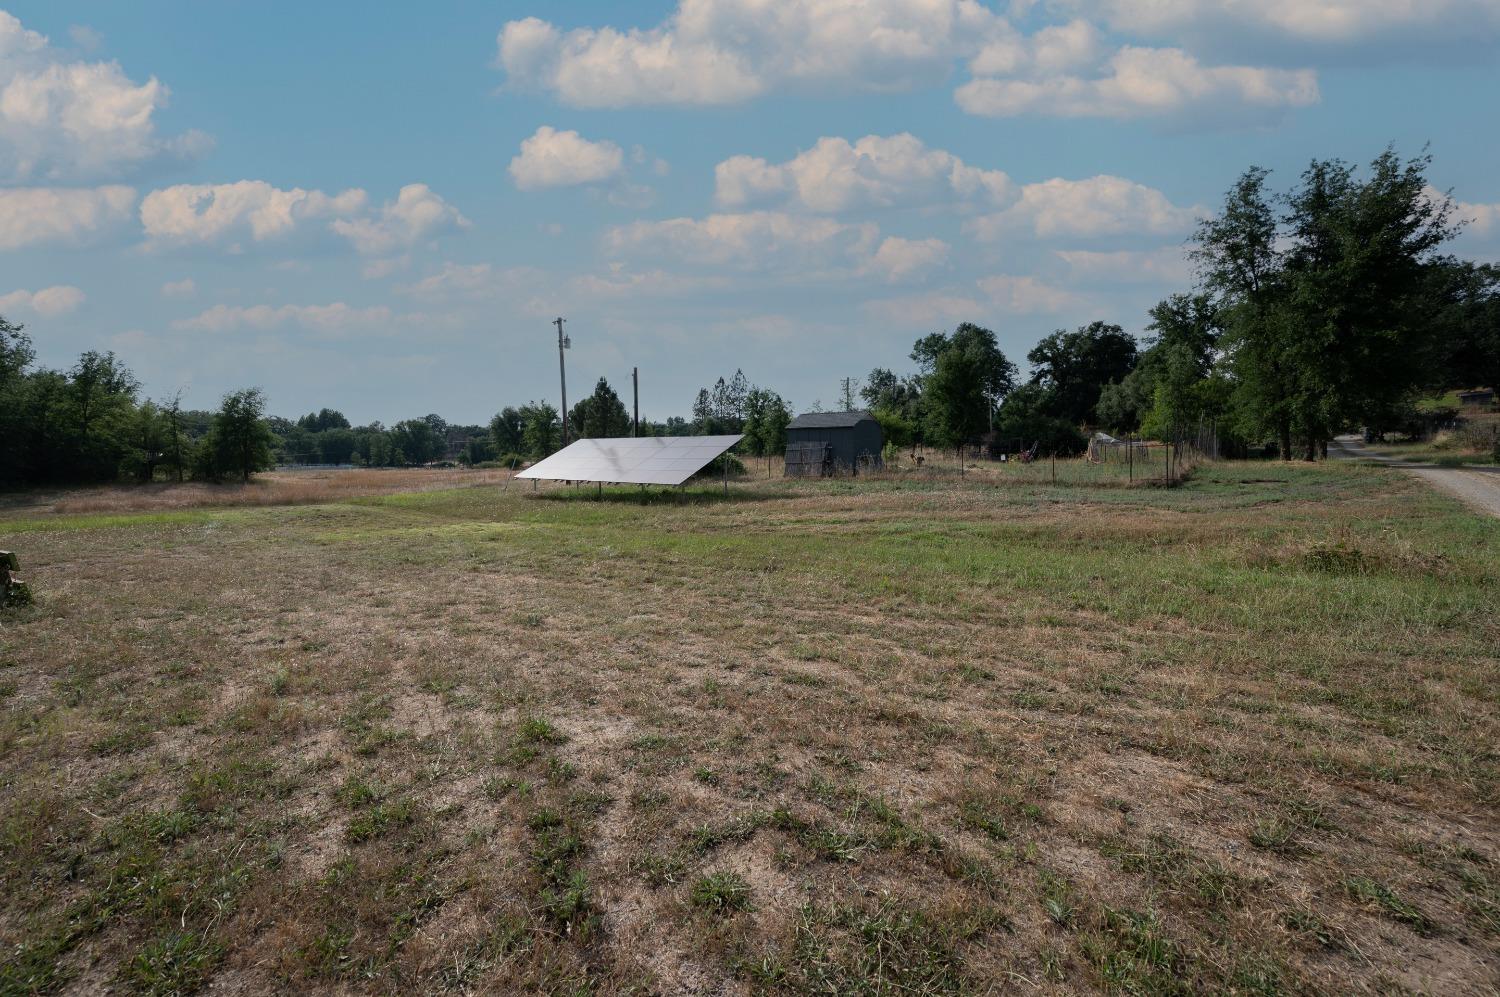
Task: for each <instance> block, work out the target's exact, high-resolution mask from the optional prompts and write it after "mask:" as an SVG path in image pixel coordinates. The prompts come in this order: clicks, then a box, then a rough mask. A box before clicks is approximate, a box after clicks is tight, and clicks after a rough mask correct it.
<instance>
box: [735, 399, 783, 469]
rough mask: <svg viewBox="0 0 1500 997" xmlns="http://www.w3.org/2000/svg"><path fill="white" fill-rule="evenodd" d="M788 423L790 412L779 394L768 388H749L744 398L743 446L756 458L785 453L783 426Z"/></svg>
mask: <svg viewBox="0 0 1500 997" xmlns="http://www.w3.org/2000/svg"><path fill="white" fill-rule="evenodd" d="M791 421H792V410H791V408H790V407H789V406H788V405H787V403H786V401H785V400H784V399H783V398H782V397H781V396H780V395H778V394H777V393H776V392H774V391H771V390H769V389H768V388H751V389H750V391H749V392H748V393H747V394H746V395H745V425H744V433H745V439H744V442H743V446H744V447H745V449H746V451H747V452H748V453H750V454H752V455H753V456H756V457H764V456H767V455H770V454H779V453H783V452H785V450H786V427H787V425H788V424H789V423H790V422H791Z"/></svg>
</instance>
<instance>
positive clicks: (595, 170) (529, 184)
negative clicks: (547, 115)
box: [510, 125, 625, 190]
mask: <svg viewBox="0 0 1500 997" xmlns="http://www.w3.org/2000/svg"><path fill="white" fill-rule="evenodd" d="M624 163H625V152H624V150H622V149H621V148H620V147H619V146H617V145H615V144H614V143H613V142H590V141H589V140H588V139H586V138H584V137H583V136H582V135H579V134H578V133H577V132H575V131H565V132H560V131H558V130H557V129H555V128H552V127H551V126H549V125H543V126H542V127H540V128H538V129H537V130H536V134H534V135H532V136H531V137H530V138H528V139H526V140H525V141H523V142H522V143H521V152H520V154H519V155H517V156H516V157H515V158H514V159H512V160H511V161H510V176H511V179H512V180H513V181H515V184H516V186H517V187H519V188H520V189H521V190H542V189H544V188H547V187H575V186H578V185H579V184H590V183H602V182H603V181H606V180H609V179H612V178H613V177H616V176H618V175H619V173H620V170H621V168H622V167H623V166H624Z"/></svg>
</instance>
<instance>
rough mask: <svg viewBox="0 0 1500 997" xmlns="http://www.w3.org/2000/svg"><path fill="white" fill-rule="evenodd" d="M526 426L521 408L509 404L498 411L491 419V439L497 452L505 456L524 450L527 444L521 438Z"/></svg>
mask: <svg viewBox="0 0 1500 997" xmlns="http://www.w3.org/2000/svg"><path fill="white" fill-rule="evenodd" d="M524 426H525V423H524V421H523V420H522V418H521V410H520V409H517V408H513V407H511V406H508V405H507V406H506V407H505V408H503V409H501V410H500V411H499V412H497V413H496V414H495V417H494V418H493V419H491V420H490V439H491V440H492V441H493V442H494V444H495V453H497V454H500V455H501V456H504V455H505V454H518V453H520V452H521V451H522V450H524V449H525V446H526V444H525V442H524V441H523V440H522V438H521V433H522V431H523V429H524Z"/></svg>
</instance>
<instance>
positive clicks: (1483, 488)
mask: <svg viewBox="0 0 1500 997" xmlns="http://www.w3.org/2000/svg"><path fill="white" fill-rule="evenodd" d="M1328 456H1330V457H1343V458H1346V459H1347V458H1358V459H1361V460H1373V461H1378V462H1379V463H1381V464H1392V465H1394V466H1396V467H1399V468H1401V469H1402V470H1404V471H1410V472H1411V473H1412V474H1415V475H1416V476H1417V477H1419V478H1421V479H1422V480H1424V481H1426V482H1427V483H1428V484H1430V485H1432V486H1433V487H1435V488H1438V489H1441V490H1442V491H1445V492H1447V493H1448V494H1450V495H1452V496H1454V497H1455V498H1458V499H1459V500H1460V501H1462V502H1464V503H1466V504H1468V505H1469V506H1470V507H1472V508H1475V509H1478V510H1479V511H1480V512H1486V513H1489V514H1490V515H1491V516H1495V517H1497V518H1500V467H1495V468H1489V467H1465V468H1458V467H1439V466H1438V465H1436V464H1412V463H1409V462H1407V461H1404V460H1398V459H1396V458H1395V457H1385V456H1382V455H1380V454H1377V453H1371V452H1370V451H1369V450H1366V449H1365V446H1364V444H1363V443H1362V442H1361V441H1360V439H1359V437H1357V436H1341V437H1339V438H1338V439H1336V440H1334V441H1333V442H1332V443H1330V444H1329V445H1328Z"/></svg>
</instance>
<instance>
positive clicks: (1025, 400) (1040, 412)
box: [995, 384, 1087, 454]
mask: <svg viewBox="0 0 1500 997" xmlns="http://www.w3.org/2000/svg"><path fill="white" fill-rule="evenodd" d="M1053 412H1054V404H1053V401H1052V399H1051V397H1050V392H1049V391H1048V389H1047V388H1044V387H1042V386H1041V385H1039V384H1025V385H1022V386H1021V387H1019V388H1017V389H1016V390H1015V391H1012V392H1011V393H1010V394H1009V395H1007V396H1006V398H1005V401H1004V402H1002V403H1001V404H1000V410H999V411H998V412H996V413H995V436H996V438H997V439H998V440H999V442H1000V446H1001V447H1004V448H1008V447H1011V446H1016V447H1018V448H1021V449H1026V448H1030V447H1031V446H1033V445H1036V446H1038V447H1039V448H1040V449H1041V452H1042V453H1044V454H1075V453H1078V452H1080V451H1082V450H1083V449H1084V447H1085V446H1086V445H1087V441H1086V440H1085V439H1084V437H1083V434H1082V433H1080V432H1079V431H1078V425H1077V424H1076V423H1074V422H1072V421H1070V420H1068V419H1065V418H1062V417H1061V416H1058V415H1055V414H1053Z"/></svg>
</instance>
